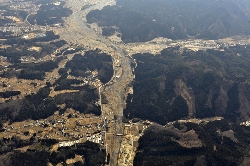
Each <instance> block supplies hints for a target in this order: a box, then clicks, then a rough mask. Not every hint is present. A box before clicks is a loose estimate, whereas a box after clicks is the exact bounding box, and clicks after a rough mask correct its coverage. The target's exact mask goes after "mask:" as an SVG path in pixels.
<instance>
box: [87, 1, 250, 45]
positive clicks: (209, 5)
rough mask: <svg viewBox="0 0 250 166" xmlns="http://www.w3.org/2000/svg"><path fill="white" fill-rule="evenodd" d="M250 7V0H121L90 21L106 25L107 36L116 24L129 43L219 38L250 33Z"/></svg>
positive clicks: (92, 14) (91, 13)
mask: <svg viewBox="0 0 250 166" xmlns="http://www.w3.org/2000/svg"><path fill="white" fill-rule="evenodd" d="M249 9H250V3H249V1H247V0H243V1H241V0H199V1H196V0H167V1H166V0H141V1H139V0H138V1H133V0H118V1H117V5H116V6H107V7H105V8H104V9H103V10H96V11H91V12H90V13H89V14H88V15H87V20H88V22H89V23H93V22H97V23H98V24H99V25H100V26H102V27H104V28H105V31H104V32H105V33H104V35H105V34H106V35H110V33H112V32H113V31H114V29H113V28H112V27H116V31H117V32H120V33H121V34H122V37H121V38H122V40H123V41H124V42H126V43H129V42H144V41H149V40H152V39H153V38H156V37H166V38H170V39H185V38H188V37H195V38H204V39H218V38H225V37H228V36H235V35H244V36H247V35H249V34H250V10H249ZM107 28H108V29H109V30H110V31H107Z"/></svg>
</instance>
